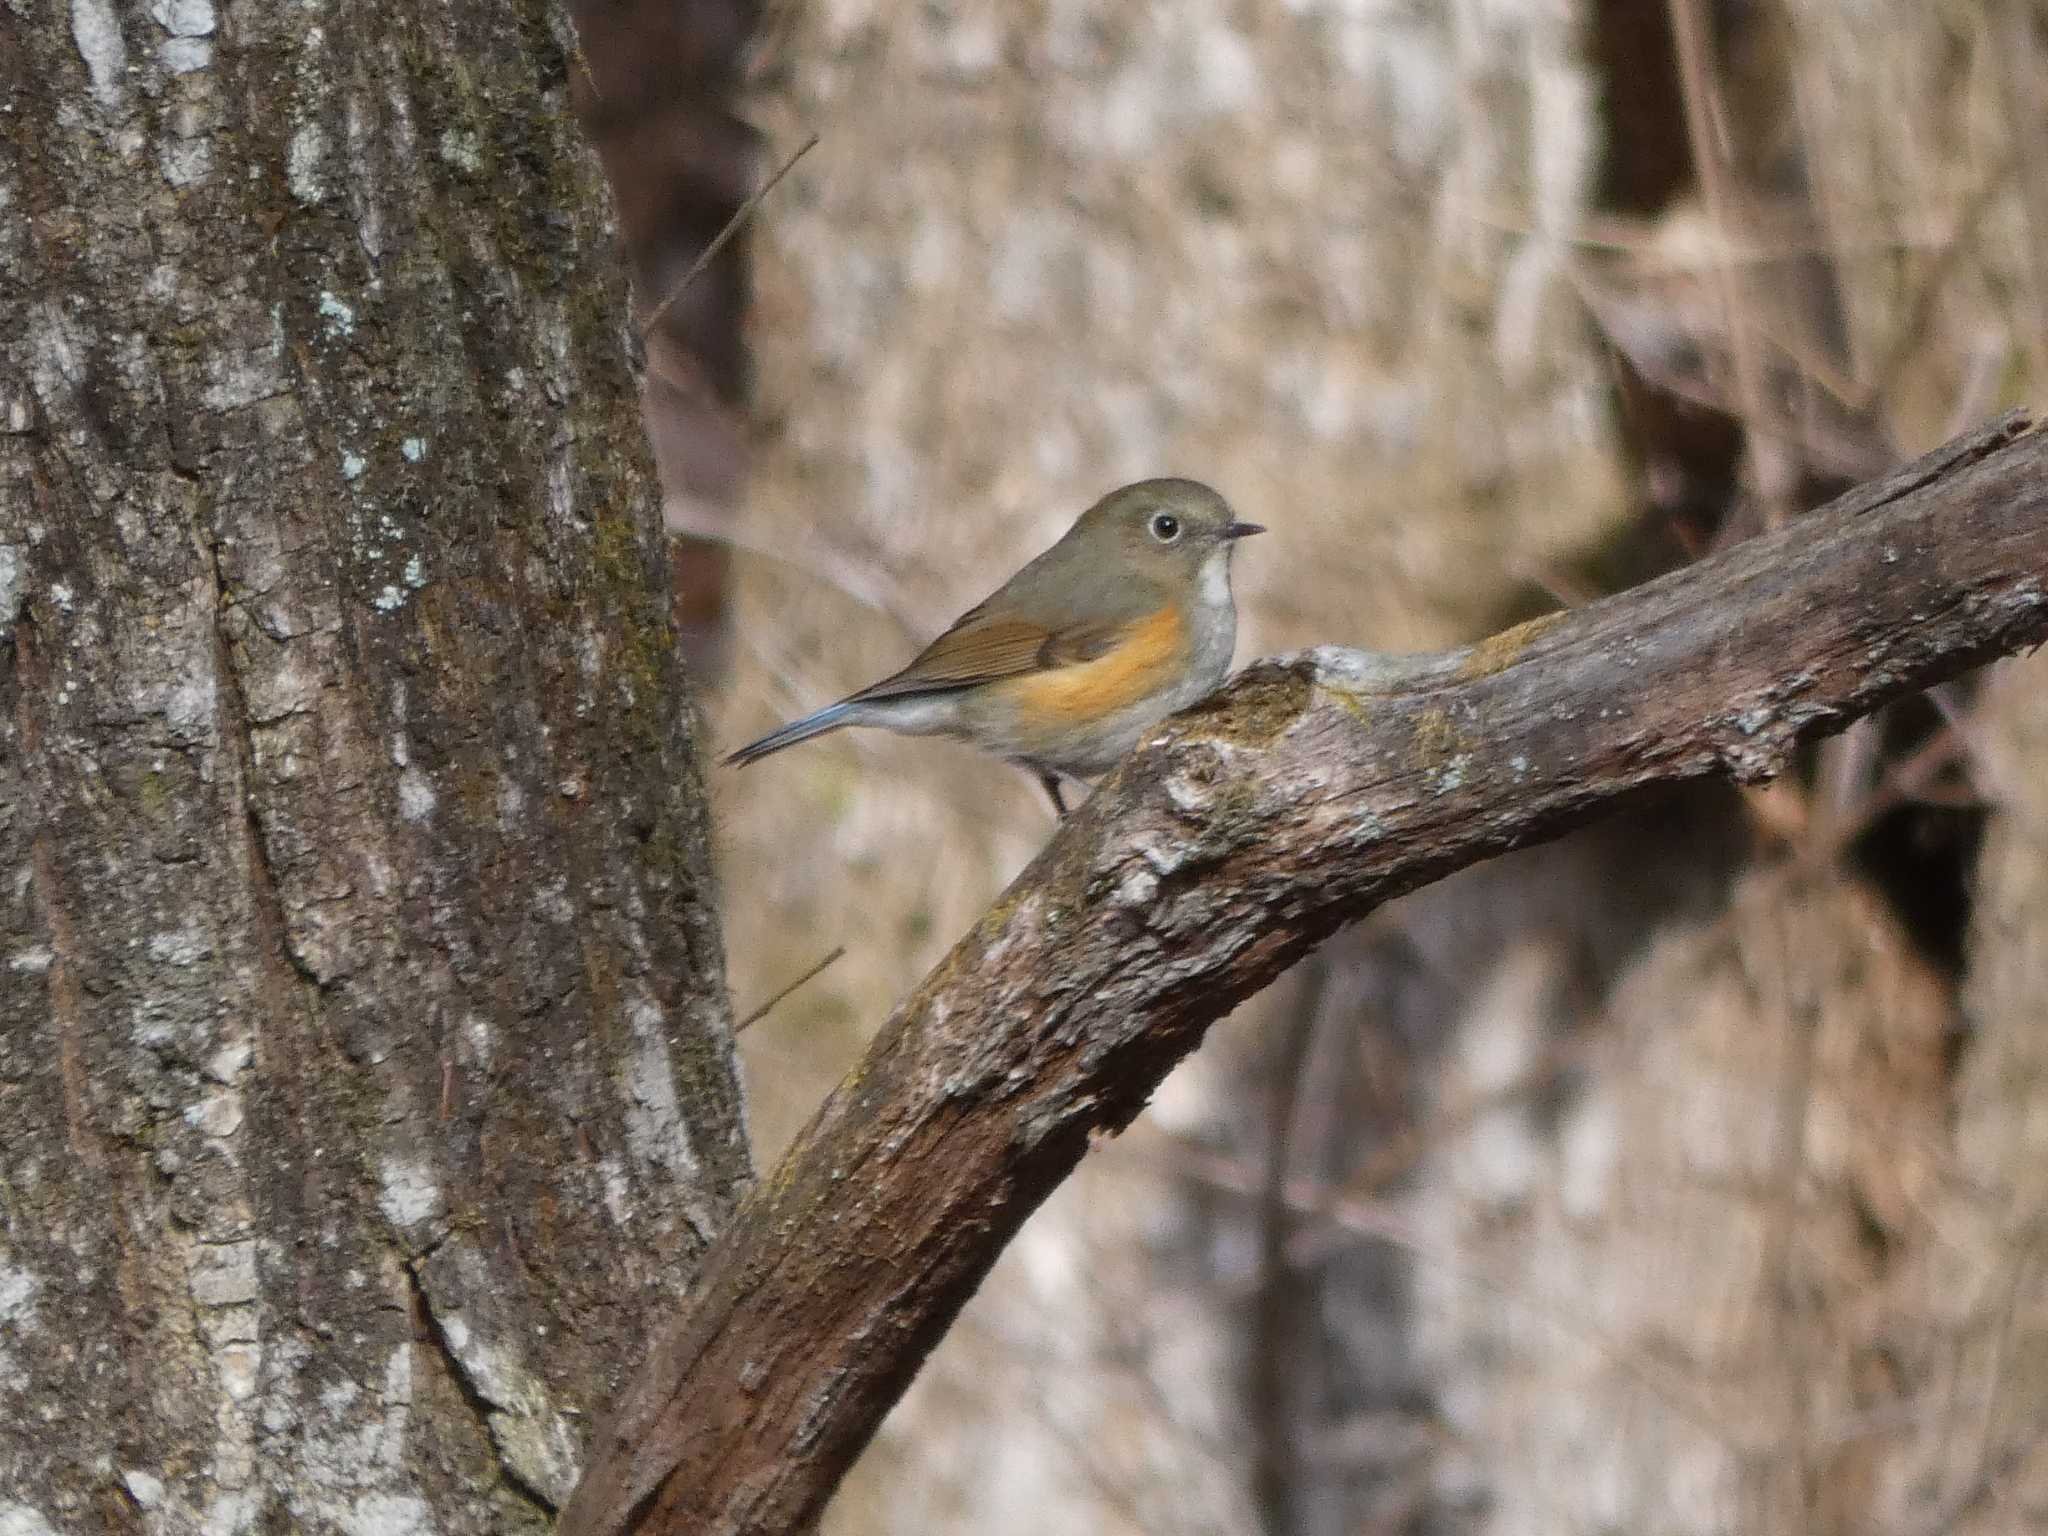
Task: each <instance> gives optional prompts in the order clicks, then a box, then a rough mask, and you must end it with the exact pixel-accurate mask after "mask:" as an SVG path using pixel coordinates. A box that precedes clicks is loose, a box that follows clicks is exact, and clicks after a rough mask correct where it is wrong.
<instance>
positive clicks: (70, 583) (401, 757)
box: [0, 0, 748, 1532]
mask: <svg viewBox="0 0 2048 1536" xmlns="http://www.w3.org/2000/svg"><path fill="white" fill-rule="evenodd" d="M31 10H32V14H30V15H24V14H22V13H21V12H20V11H19V10H18V9H17V10H5V9H0V96H4V98H5V99H6V100H7V101H8V103H9V106H10V110H9V111H8V112H7V113H6V114H5V115H4V116H0V144H4V149H0V338H4V345H5V349H6V350H5V354H4V360H0V1124H4V1125H5V1126H6V1127H7V1128H8V1130H7V1134H6V1136H5V1137H4V1138H0V1490H5V1492H4V1495H0V1526H5V1527H6V1528H7V1529H9V1530H22V1531H38V1530H42V1529H45V1528H49V1529H83V1528H86V1527H87V1526H88V1525H104V1526H107V1527H109V1528H116V1529H121V1528H126V1529H137V1530H149V1531H157V1530H161V1531H188V1530H197V1529H202V1528H203V1529H206V1530H208V1531H219V1532H234V1531H241V1530H252V1529H258V1528H262V1529H285V1528H289V1529H292V1530H295V1531H306V1532H320V1531H330V1530H332V1531H341V1530H348V1531H391V1532H401V1531H412V1530H428V1529H433V1530H438V1531H446V1532H464V1531H476V1532H482V1531H504V1530H520V1529H540V1528H542V1527H544V1525H545V1523H546V1520H547V1518H548V1515H549V1513H550V1505H551V1503H552V1502H553V1501H555V1500H558V1499H560V1498H561V1497H562V1496H563V1495H564V1493H565V1492H566V1491H567V1489H568V1487H569V1486H570V1484H571V1483H572V1482H573V1481H574V1478H575V1475H576V1467H577V1461H578V1457H579V1449H580V1444H581V1440H582V1435H583V1431H582V1428H581V1425H580V1414H581V1413H582V1412H583V1411H584V1410H585V1409H586V1408H587V1407H588V1406H589V1405H591V1404H594V1403H598V1402H602V1401H604V1400H605V1399H606V1397H607V1396H608V1395H609V1392H610V1390H611V1380H610V1374H609V1373H611V1372H615V1371H619V1370H622V1369H623V1368H625V1366H626V1365H628V1364H629V1363H630V1362H631V1361H632V1360H633V1359H634V1358H635V1357H636V1356H637V1354H638V1352H639V1349H640V1341H641V1339H642V1338H643V1337H644V1334H645V1331H646V1329H647V1327H648V1326H649V1322H650V1319H651V1318H653V1317H654V1316H656V1315H657V1314H658V1313H659V1312H661V1311H663V1310H666V1309H667V1308H670V1307H672V1306H673V1304H674V1301H675V1299H676V1297H677V1296H678V1295H679V1293H680V1290H681V1288H682V1286H683V1285H684V1284H685V1283H686V1282H687V1280H688V1278H689V1276H690V1274H691V1272H692V1271H693V1269H694V1268H695V1266H696V1263H697V1261H698V1258H699V1256H700V1255H701V1253H702V1252H703V1250H704V1248H705V1246H706V1244H707V1243H708V1242H709V1240H710V1237H711V1235H712V1233H713V1232H715V1231H716V1230H717V1229H718V1227H719V1226H721V1225H722V1224H723V1222H724V1220H725V1218H726V1215H727V1212H728V1211H729V1209H730V1208H731V1206H732V1204H733V1202H734V1201H735V1199H736V1198H737V1194H738V1192H739V1190H740V1189H741V1187H742V1185H743V1183H744V1181H745V1179H746V1177H747V1172H748V1170H747V1156H746V1149H745V1141H744V1134H743V1127H742V1125H741V1122H740V1117H739V1101H738V1090H737V1084H736V1081H735V1078H734V1074H733V1064H732V1058H731V1048H730V1028H729V1026H730V1018H729V1009H728V1003H727V999H726V997H725V993H724V984H723V977H722V963H721V956H720V950H719V935H718V929H717V924H716V917H715V909H714V906H713V903H712V899H711V888H710V880H709V872H708V846H707V845H708V837H707V827H706V823H705V819H704V814H703V807H702V786H701V784H700V782H699V779H698V776H697V773H696V770H695V766H694V764H695V762H696V741H695V729H696V727H695V723H694V721H693V719H692V717H691V714H690V712H689V709H688V707H687V704H686V702H685V700H684V693H683V676H682V668H681V666H680V665H679V663H678V661H677V658H676V655H675V648H674V640H673V630H672V626H671V623H670V619H669V616H668V613H667V607H666V597H665V587H666V582H667V573H666V564H665V554H664V552H663V548H662V544H661V535H660V530H659V525H658V512H657V508H656V496H655V492H654V486H653V478H652V475H651V473H650V471H649V466H648V464H647V459H646V451H645V446H644V440H643V436H642V431H641V424H640V420H639V414H638V411H637V409H636V401H635V390H634V382H633V380H632V378H631V376H630V373H629V370H628V368H627V365H626V354H625V348H624V346H623V337H624V316H625V313H626V304H625V295H624V292H623V287H622V285H621V283H620V282H619V281H618V278H617V275H616V267H617V262H616V257H615V255H614V253H613V248H612V246H613V242H612V231H611V228H610V215H609V211H608V206H607V203H606V201H605V195H604V189H603V182H602V179H601V177H600V175H599V172H598V169H597V166H596V164H595V162H594V160H593V159H592V157H591V156H590V155H589V154H588V153H587V152H586V150H585V148H584V146H583V145H582V143H581V142H580V140H579V138H578V134H577V130H576V128H575V125H574V123H573V121H572V118H571V114H570V112H569V105H568V96H569V87H568V71H569V68H570V65H569V57H570V50H571V46H572V44H571V39H570V37H569V35H568V29H567V27H566V25H565V24H564V23H563V21H562V20H561V18H560V16H559V15H558V14H557V13H556V11H555V10H554V9H553V8H551V7H548V6H545V5H540V4H520V5H515V6H513V7H510V8H505V7H499V6H486V5H473V4H456V5H453V6H450V7H444V8H442V9H440V10H438V11H436V12H435V13H433V15H432V17H431V18H426V17H422V16H421V15H420V14H418V13H416V12H414V11H413V10H411V9H410V8H406V7H399V6H387V7H376V6H357V7H346V8H325V9H312V8H305V7H271V6H237V7H233V8H221V9H218V10H216V8H215V7H214V6H212V5H210V4H208V3H206V0H195V3H181V4H177V5H171V6H154V7H150V8H148V9H147V10H145V9H144V8H141V7H115V6H110V5H107V4H104V3H98V0H90V3H89V0H74V4H73V5H72V6H71V7H70V8H69V11H68V15H66V14H65V13H64V12H63V11H61V10H58V9H57V8H54V7H40V8H31Z"/></svg>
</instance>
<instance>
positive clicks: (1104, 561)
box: [725, 478, 1266, 817]
mask: <svg viewBox="0 0 2048 1536" xmlns="http://www.w3.org/2000/svg"><path fill="white" fill-rule="evenodd" d="M1265 531H1266V530H1265V528H1264V527H1262V526H1261V525H1260V524H1258V523H1245V522H1239V521H1238V519H1237V516H1236V514H1235V513H1234V512H1232V511H1231V508H1230V504H1229V503H1228V502H1226V501H1225V500H1224V499H1223V497H1222V496H1220V495H1219V494H1217V493H1216V492H1215V491H1213V490H1211V489H1210V488H1209V487H1208V486H1206V485H1204V484H1202V483H1201V482H1200V481H1197V480H1183V479H1177V478H1165V479H1156V480H1140V481H1137V482H1135V483H1134V484H1131V485H1126V486H1122V487H1120V488H1118V489H1117V490H1113V491H1111V492H1110V493H1109V494H1108V495H1106V496H1104V497H1103V498H1102V499H1101V500H1100V501H1098V502H1096V503H1095V504H1094V505H1093V506H1092V507H1090V508H1089V509H1088V510H1087V511H1085V512H1083V513H1082V514H1081V515H1080V517H1079V518H1077V519H1076V520H1075V521H1074V524H1073V526H1072V527H1071V528H1069V529H1068V530H1067V531H1066V533H1065V534H1064V535H1062V536H1061V538H1060V540H1059V542H1058V543H1056V544H1054V545H1053V546H1052V547H1051V548H1050V549H1048V550H1046V551H1045V552H1044V553H1043V554H1041V555H1039V556H1038V557H1037V558H1036V559H1034V560H1032V561H1031V562H1030V563H1029V564H1028V565H1026V566H1025V567H1024V568H1023V569H1022V570H1020V571H1018V572H1017V574H1016V575H1014V576H1012V577H1011V578H1010V579H1009V580H1008V581H1007V582H1005V583H1003V585H1002V586H1001V587H1000V588H998V589H997V590H996V591H995V592H994V593H993V594H992V595H991V596H989V597H988V598H987V599H986V600H985V601H983V602H981V603H978V604H976V605H975V606H974V607H972V608H970V609H968V610H967V612H965V613H963V614H962V615H961V616H960V617H959V618H958V619H956V620H955V621H954V622H953V624H952V626H951V627H950V628H949V629H947V630H946V632H945V633H944V634H942V635H940V636H939V637H938V639H936V640H934V641H932V643H931V644H930V645H928V646H926V647H925V648H924V649H923V650H922V651H921V652H919V653H918V655H917V657H916V658H915V659H914V660H913V661H912V662H911V663H910V664H909V665H908V666H906V667H905V668H903V670H902V671H900V672H895V673H892V674H890V675H889V676H888V677H885V678H883V679H882V680H881V681H880V682H876V683H871V684H869V685H868V686H867V687H865V688H863V689H861V690H860V691H859V692H857V693H852V694H849V695H847V697H845V698H843V699H841V700H839V701H838V702H837V703H836V704H827V705H826V706H825V707H824V708H822V709H818V710H814V711H812V712H811V713H810V714H807V715H805V716H803V717H802V718H800V719H797V720H792V721H790V722H789V723H788V724H787V725H783V726H780V727H778V728H777V729H775V730H773V731H770V732H769V733H768V734H767V735H765V736H763V737H761V738H760V739H759V740H758V741H752V742H749V743H747V745H745V746H744V747H741V748H740V749H739V750H738V751H736V752H734V753H732V754H731V755H730V756H728V757H727V758H726V759H725V762H726V763H727V764H728V765H734V766H740V765H744V764H747V763H752V762H758V761H759V760H760V759H761V758H764V757H767V756H768V755H769V754H771V753H774V752H780V751H782V750H783V749H784V748H785V747H793V746H795V745H796V744H797V743H798V742H801V741H809V740H810V739H811V738H812V737H814V736H823V735H824V734H826V733H827V732H828V731H837V730H843V729H845V728H846V727H848V726H878V727H880V728H881V729H883V730H889V731H895V732H898V733H899V734H902V735H906V736H947V737H951V738H953V739H955V740H959V741H964V742H968V743H970V744H972V745H973V746H976V747H979V748H981V749H982V750H983V751H986V752H990V753H993V754H994V755H995V756H997V757H1000V758H1004V759H1007V760H1008V761H1010V762H1012V763H1015V764H1016V765H1017V766H1018V767H1020V768H1022V769H1024V770H1025V771H1026V772H1028V773H1030V774H1032V775H1033V776H1034V777H1036V778H1037V780H1038V782H1039V783H1040V784H1041V785H1042V786H1044V789H1045V792H1046V794H1047V795H1048V796H1050V797H1051V799H1052V804H1053V810H1054V811H1055V812H1056V813H1057V814H1058V815H1060V816H1062V817H1064V816H1065V815H1066V814H1067V802H1066V799H1065V797H1064V796H1063V795H1062V793H1061V779H1062V777H1065V778H1071V779H1080V780H1090V779H1094V778H1096V777H1098V776H1100V775H1101V774H1104V773H1106V772H1108V771H1109V769H1110V768H1112V767H1113V766H1115V764H1116V763H1117V761H1118V760H1119V759H1121V758H1122V757H1123V756H1124V755H1125V754H1126V753H1128V752H1129V751H1130V750H1131V748H1133V747H1134V746H1136V745H1137V743H1138V738H1139V737H1141V736H1142V735H1143V734H1144V733H1145V732H1146V731H1147V730H1148V729H1149V728H1150V727H1152V726H1153V725H1155V724H1157V723H1158V722H1159V721H1161V720H1163V719H1165V718H1166V716H1168V715H1170V714H1173V713H1175V712H1176V711H1178V710H1182V709H1185V708H1187V707H1188V706H1189V705H1190V704H1193V703H1194V702H1195V701H1196V700H1197V699H1200V698H1203V697H1205V696H1206V695H1207V694H1209V693H1211V692H1212V691H1214V689H1215V688H1216V686H1217V685H1218V684H1219V683H1221V682H1222V681H1223V679H1224V677H1225V676H1226V675H1227V674H1228V673H1229V671H1230V657H1231V651H1232V649H1233V647H1234V646H1235V645H1236V642H1237V604H1236V602H1235V601H1234V599H1233V598H1232V596H1231V590H1230V566H1231V557H1232V555H1233V553H1234V552H1235V550H1236V548H1237V544H1238V541H1239V540H1241V539H1244V538H1246V537H1248V536H1250V535H1252V534H1255V533H1264V532H1265Z"/></svg>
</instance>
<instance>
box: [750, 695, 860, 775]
mask: <svg viewBox="0 0 2048 1536" xmlns="http://www.w3.org/2000/svg"><path fill="white" fill-rule="evenodd" d="M852 713H853V705H852V704H850V703H841V704H827V705H826V706H825V707H824V708H823V709H814V710H812V711H811V712H810V713H809V714H808V715H805V716H804V717H803V718H802V719H801V720H792V721H790V722H789V724H787V725H782V726H777V727H776V728H775V729H774V730H772V731H770V732H769V733H768V734H767V735H766V736H763V737H762V738H761V739H760V740H759V741H750V742H748V743H747V744H746V745H745V746H744V747H741V748H740V749H739V751H737V752H735V753H733V754H732V755H731V756H730V757H728V758H727V759H726V760H725V761H726V763H727V765H728V766H734V767H744V766H746V765H747V764H748V763H751V762H753V761H754V760H755V759H756V758H761V757H766V756H768V754H769V753H771V752H780V751H781V750H782V749H783V748H784V747H793V746H795V745H796V744H797V743H798V742H800V741H809V740H810V739H811V738H812V737H813V736H822V735H824V734H825V733H826V732H827V731H836V730H838V729H839V727H840V726H842V725H850V724H852V723H853V722H852V721H851V720H850V719H849V718H848V717H849V716H850V715H851V714H852Z"/></svg>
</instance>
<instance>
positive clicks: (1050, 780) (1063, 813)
mask: <svg viewBox="0 0 2048 1536" xmlns="http://www.w3.org/2000/svg"><path fill="white" fill-rule="evenodd" d="M1038 782H1039V783H1041V784H1043V785H1044V786H1045V792H1046V793H1047V794H1048V795H1050V796H1052V808H1053V809H1054V810H1055V811H1057V812H1059V815H1060V820H1062V821H1064V820H1066V817H1067V801H1066V797H1065V796H1064V795H1062V794H1061V793H1060V776H1059V775H1058V774H1056V773H1041V774H1039V776H1038Z"/></svg>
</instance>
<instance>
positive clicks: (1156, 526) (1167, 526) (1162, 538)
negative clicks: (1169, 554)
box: [1152, 512, 1180, 544]
mask: <svg viewBox="0 0 2048 1536" xmlns="http://www.w3.org/2000/svg"><path fill="white" fill-rule="evenodd" d="M1152 537H1153V538H1155V539H1157V540H1158V541H1159V542H1160V543H1162V544H1171V543H1172V542H1173V541H1174V540H1175V539H1177V538H1179V537H1180V519H1179V518H1177V517H1175V516H1174V515H1173V514H1172V513H1171V512H1156V513H1154V514H1153V516H1152Z"/></svg>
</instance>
